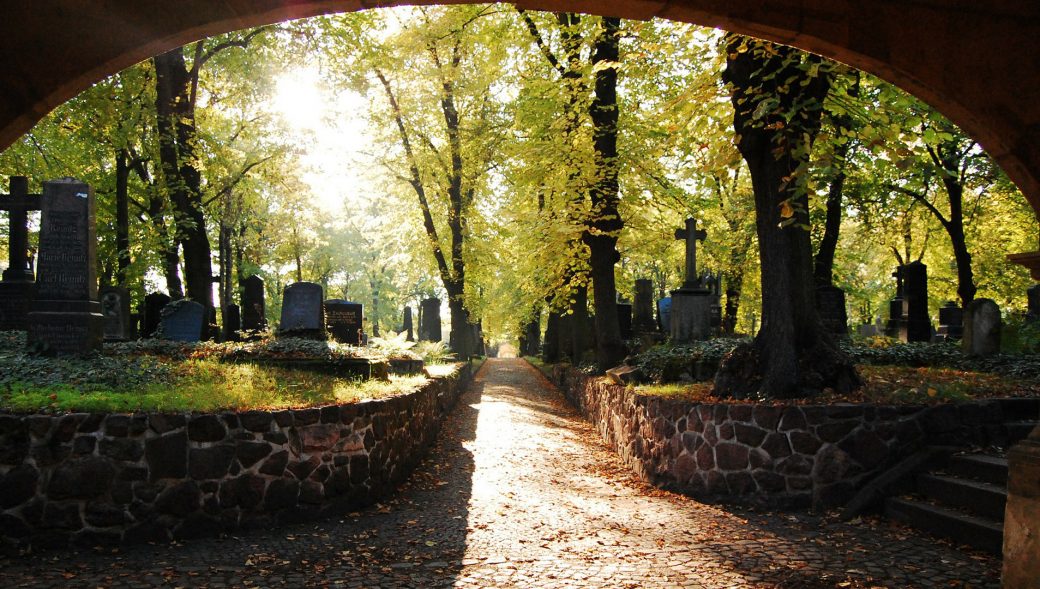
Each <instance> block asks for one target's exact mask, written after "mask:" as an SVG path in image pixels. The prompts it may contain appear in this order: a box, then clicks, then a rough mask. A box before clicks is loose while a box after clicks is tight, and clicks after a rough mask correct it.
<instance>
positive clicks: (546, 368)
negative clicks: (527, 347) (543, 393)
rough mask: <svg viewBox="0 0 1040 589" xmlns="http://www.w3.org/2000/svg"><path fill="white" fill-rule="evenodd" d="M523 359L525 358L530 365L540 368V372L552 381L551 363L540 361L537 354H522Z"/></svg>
mask: <svg viewBox="0 0 1040 589" xmlns="http://www.w3.org/2000/svg"><path fill="white" fill-rule="evenodd" d="M524 360H527V362H528V363H529V364H530V365H531V366H534V367H535V368H537V369H538V370H540V371H541V373H542V374H544V375H545V378H547V379H549V382H552V377H553V365H552V364H546V363H545V362H542V359H541V358H539V357H538V356H524Z"/></svg>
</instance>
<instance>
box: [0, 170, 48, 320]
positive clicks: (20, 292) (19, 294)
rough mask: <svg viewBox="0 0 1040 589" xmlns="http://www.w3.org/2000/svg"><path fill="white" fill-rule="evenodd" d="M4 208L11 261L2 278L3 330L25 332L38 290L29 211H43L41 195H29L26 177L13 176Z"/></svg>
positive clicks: (2, 198) (0, 198)
mask: <svg viewBox="0 0 1040 589" xmlns="http://www.w3.org/2000/svg"><path fill="white" fill-rule="evenodd" d="M0 210H2V211H7V214H8V233H7V235H8V242H7V254H8V264H7V269H5V270H4V273H3V280H2V281H0V331H9V330H18V331H25V330H26V329H28V328H29V323H28V319H29V311H30V310H31V303H32V298H33V291H34V290H35V289H34V285H33V271H32V265H31V263H30V259H29V217H28V212H29V211H38V210H40V195H38V194H29V180H28V179H27V178H26V177H25V176H11V194H8V195H0Z"/></svg>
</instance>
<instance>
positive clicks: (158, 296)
mask: <svg viewBox="0 0 1040 589" xmlns="http://www.w3.org/2000/svg"><path fill="white" fill-rule="evenodd" d="M172 300H173V299H171V298H170V297H169V295H166V294H163V293H161V292H153V293H150V294H146V295H144V305H143V306H142V308H141V337H143V338H144V337H152V336H154V335H155V332H156V330H158V329H159V323H160V321H162V310H163V307H165V306H166V305H168V304H170V301H172Z"/></svg>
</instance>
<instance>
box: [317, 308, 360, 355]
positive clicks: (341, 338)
mask: <svg viewBox="0 0 1040 589" xmlns="http://www.w3.org/2000/svg"><path fill="white" fill-rule="evenodd" d="M363 317H364V306H363V305H362V304H361V303H353V302H350V301H344V300H342V299H329V300H327V301H325V322H326V323H327V324H328V327H329V333H330V334H332V339H334V340H336V341H337V342H339V343H341V344H351V345H355V346H357V345H360V344H361V341H362V338H361V336H362V333H363V332H364V328H363V326H362V323H361V321H362V318H363Z"/></svg>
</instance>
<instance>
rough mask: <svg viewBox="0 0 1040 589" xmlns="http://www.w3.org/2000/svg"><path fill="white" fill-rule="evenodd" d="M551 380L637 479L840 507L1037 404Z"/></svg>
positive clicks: (1003, 435)
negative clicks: (785, 395) (772, 395)
mask: <svg viewBox="0 0 1040 589" xmlns="http://www.w3.org/2000/svg"><path fill="white" fill-rule="evenodd" d="M553 380H554V381H556V384H557V385H558V386H559V387H560V388H561V389H562V391H563V393H564V395H565V396H566V397H567V398H568V400H569V401H570V402H571V403H572V404H573V405H574V406H575V407H577V408H578V410H579V411H580V412H581V413H582V414H583V415H584V417H585V418H586V419H588V420H589V421H591V422H592V424H593V425H595V426H596V428H597V430H598V431H599V434H600V436H601V437H602V438H603V439H604V440H605V441H606V442H607V443H608V444H610V446H611V447H612V448H613V449H614V450H615V451H616V452H617V453H618V454H619V455H620V456H621V458H622V459H623V460H624V461H625V463H626V464H627V465H628V466H629V467H630V468H632V469H633V470H634V471H635V472H636V473H637V474H638V475H639V476H640V477H642V478H643V479H644V480H646V481H649V482H651V483H653V484H655V485H657V486H660V487H663V488H667V489H671V490H674V491H678V492H681V493H685V494H689V495H692V496H694V497H697V498H700V499H705V500H712V501H726V502H737V503H754V504H766V505H795V506H805V505H813V506H814V507H818V508H826V507H832V506H836V505H841V504H843V503H845V502H846V501H848V500H849V499H850V498H851V497H852V495H853V494H854V493H855V491H856V490H857V489H858V486H859V485H861V484H862V483H863V482H865V481H868V480H870V479H871V478H873V477H874V476H876V475H877V474H879V473H880V472H882V471H884V470H885V469H886V468H887V467H890V466H892V465H894V464H895V463H896V462H897V461H898V460H900V459H902V458H904V457H906V456H908V455H909V454H910V453H912V452H914V451H916V450H918V449H920V448H922V447H923V446H926V445H949V446H966V445H977V446H986V445H1001V446H1003V445H1005V444H1006V443H1007V441H1008V439H1009V437H1011V434H1010V433H1009V431H1008V429H1007V426H1006V424H1005V420H1006V419H1007V417H1008V415H1010V414H1011V413H1012V412H1021V411H1024V412H1026V413H1029V412H1030V411H1031V412H1032V414H1034V415H1035V412H1036V406H1037V400H1036V399H1021V400H1017V399H1016V400H999V399H998V400H986V401H978V402H972V403H964V404H960V405H936V406H921V405H917V406H879V405H864V404H835V405H784V404H779V403H778V404H759V405H749V404H736V403H732V404H726V403H718V404H698V403H691V402H687V401H675V400H669V399H665V398H660V397H652V396H645V395H640V394H637V393H636V392H634V391H632V390H626V388H625V387H624V386H619V385H614V384H610V383H608V382H606V381H605V380H604V379H602V378H590V377H588V376H585V375H584V374H582V373H580V372H578V371H576V370H573V369H570V368H564V367H556V368H555V369H554V372H553Z"/></svg>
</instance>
